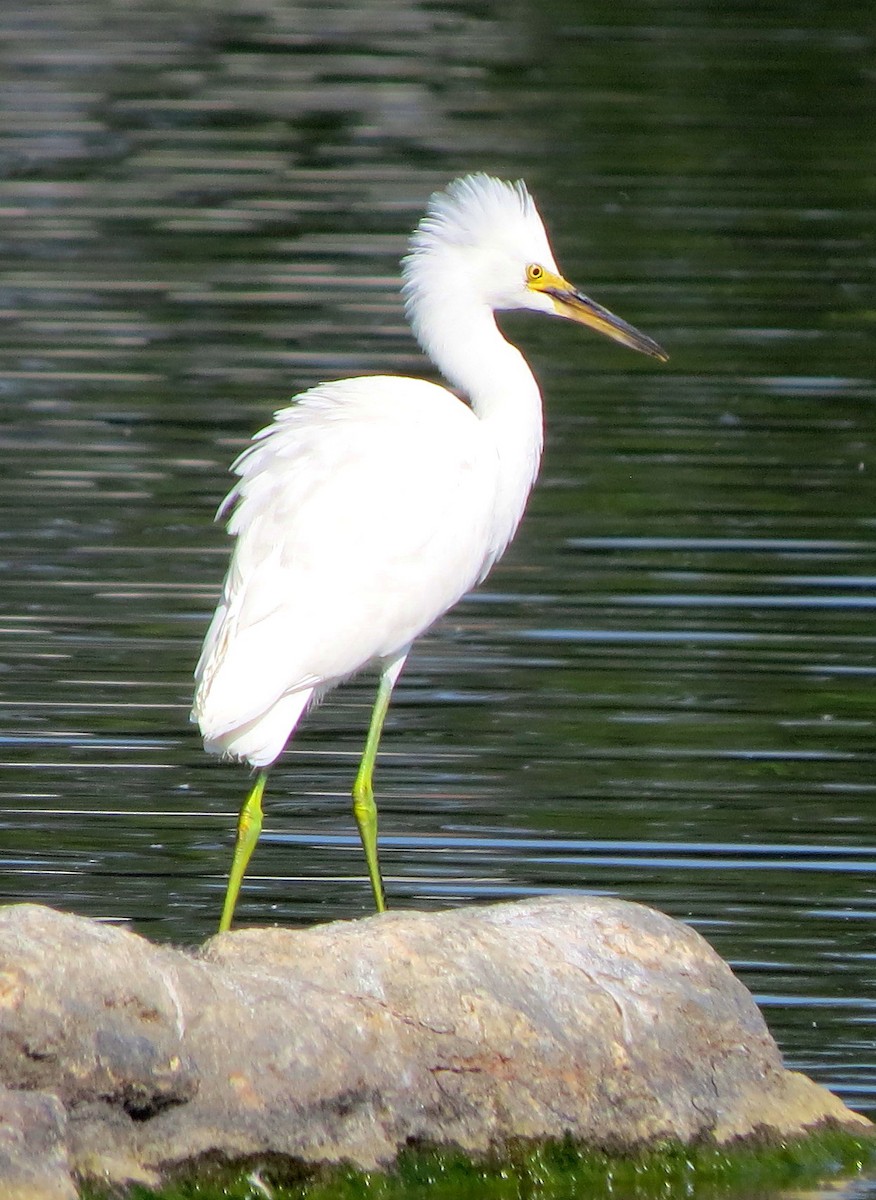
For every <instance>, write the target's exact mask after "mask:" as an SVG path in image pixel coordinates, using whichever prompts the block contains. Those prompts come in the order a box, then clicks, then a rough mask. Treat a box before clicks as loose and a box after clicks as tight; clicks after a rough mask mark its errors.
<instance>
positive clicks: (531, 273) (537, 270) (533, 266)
mask: <svg viewBox="0 0 876 1200" xmlns="http://www.w3.org/2000/svg"><path fill="white" fill-rule="evenodd" d="M540 279H544V267H542V266H539V264H538V263H530V264H529V266H528V267H527V268H526V282H527V283H538V281H539V280H540Z"/></svg>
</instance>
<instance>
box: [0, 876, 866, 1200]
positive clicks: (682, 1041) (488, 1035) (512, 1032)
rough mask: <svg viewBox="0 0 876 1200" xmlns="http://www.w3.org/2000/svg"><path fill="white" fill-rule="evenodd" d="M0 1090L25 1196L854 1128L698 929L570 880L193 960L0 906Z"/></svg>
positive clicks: (862, 1124) (65, 919)
mask: <svg viewBox="0 0 876 1200" xmlns="http://www.w3.org/2000/svg"><path fill="white" fill-rule="evenodd" d="M0 1083H2V1085H3V1088H2V1089H0V1106H2V1108H0V1116H2V1117H3V1125H2V1131H0V1185H2V1186H0V1194H2V1196H3V1197H4V1198H6V1197H15V1196H17V1195H21V1196H22V1197H23V1196H27V1197H28V1198H29V1200H36V1198H37V1197H53V1198H58V1200H62V1198H63V1200H66V1198H67V1197H73V1196H75V1194H76V1189H75V1184H74V1180H75V1179H76V1178H88V1177H97V1178H102V1179H104V1180H107V1179H108V1180H112V1181H119V1182H123V1181H133V1180H139V1181H141V1182H145V1183H150V1182H157V1181H158V1180H159V1179H160V1178H161V1173H162V1171H163V1170H165V1169H167V1168H170V1167H173V1166H176V1165H178V1164H180V1163H184V1162H186V1161H187V1160H189V1159H194V1158H196V1157H197V1156H198V1155H200V1154H203V1153H205V1152H213V1153H217V1154H219V1155H222V1156H225V1157H227V1158H229V1159H234V1158H244V1157H246V1158H250V1157H252V1156H258V1155H260V1154H268V1153H273V1154H281V1155H288V1156H290V1157H292V1158H295V1159H298V1160H301V1161H304V1162H307V1163H317V1162H318V1163H325V1162H340V1161H347V1162H352V1163H354V1164H356V1165H358V1166H361V1167H365V1168H370V1167H376V1166H383V1165H389V1164H390V1163H391V1162H392V1160H393V1159H394V1157H395V1156H396V1154H397V1152H398V1151H399V1150H400V1149H401V1148H403V1147H404V1146H406V1145H408V1144H410V1143H411V1142H427V1143H433V1144H442V1145H451V1146H456V1147H460V1148H462V1149H464V1150H466V1151H469V1152H473V1153H477V1152H481V1151H486V1150H489V1149H490V1148H493V1147H497V1146H501V1144H502V1143H503V1142H505V1141H507V1140H508V1139H510V1138H533V1139H538V1138H556V1137H562V1136H563V1135H565V1134H570V1135H571V1136H572V1137H574V1138H576V1139H578V1140H580V1142H582V1143H584V1144H586V1145H591V1146H594V1147H601V1148H608V1149H613V1150H617V1151H620V1152H623V1151H624V1150H627V1149H632V1148H634V1147H640V1146H642V1145H644V1144H647V1143H649V1142H652V1141H654V1140H655V1139H663V1138H672V1139H677V1140H680V1141H682V1142H691V1141H693V1140H696V1139H702V1138H713V1139H714V1140H716V1141H719V1142H724V1141H728V1140H730V1139H733V1138H736V1137H744V1136H746V1135H748V1134H752V1133H754V1132H758V1133H768V1134H770V1133H771V1134H773V1135H775V1136H789V1135H794V1134H798V1133H802V1132H804V1131H806V1130H807V1129H810V1128H812V1127H814V1126H817V1125H819V1124H821V1123H824V1122H825V1121H833V1122H836V1123H839V1124H841V1125H845V1126H847V1127H849V1128H854V1129H858V1130H863V1129H866V1128H868V1127H869V1122H867V1121H866V1120H865V1119H864V1118H863V1117H860V1116H858V1115H856V1114H855V1113H853V1112H851V1111H850V1110H849V1109H847V1108H846V1107H845V1106H844V1105H843V1104H842V1103H841V1101H839V1100H838V1099H837V1098H836V1097H835V1096H833V1095H831V1093H829V1092H828V1091H826V1090H825V1089H824V1088H821V1087H819V1086H818V1085H816V1084H814V1083H812V1082H811V1081H810V1080H809V1079H807V1078H805V1076H802V1075H798V1074H795V1073H793V1072H789V1071H786V1070H785V1069H784V1068H783V1066H782V1063H781V1059H780V1056H779V1052H778V1050H777V1048H776V1045H775V1043H774V1042H773V1040H772V1038H771V1037H770V1034H769V1032H768V1030H767V1028H766V1025H765V1024H764V1021H763V1018H762V1017H761V1015H760V1012H759V1011H758V1009H757V1007H756V1006H755V1004H754V1002H753V1000H752V999H751V996H750V995H749V993H748V992H747V991H746V989H745V988H744V987H743V986H742V984H741V983H739V981H738V980H737V979H736V978H735V977H734V976H733V974H732V973H731V971H730V969H729V968H728V967H727V966H726V964H725V963H724V962H722V960H721V959H720V958H719V957H718V956H717V955H716V954H715V953H714V951H713V950H711V949H710V947H709V946H708V945H707V943H706V942H704V941H703V939H702V938H701V937H700V936H699V935H698V934H697V933H695V932H694V931H693V930H692V929H690V928H689V927H687V926H685V925H681V924H679V923H677V922H675V921H673V920H671V919H670V918H668V917H665V916H663V915H661V914H660V913H657V912H654V911H653V910H650V909H647V908H642V907H640V906H638V905H634V904H628V903H625V902H623V901H618V900H609V899H603V898H585V897H563V898H551V899H544V900H536V901H532V902H524V903H518V904H502V905H497V906H495V907H489V908H466V909H456V910H452V911H445V912H439V913H412V912H394V913H390V914H387V915H385V916H381V917H372V918H368V919H365V920H359V921H351V922H339V923H336V924H332V925H325V926H320V927H317V928H313V929H307V930H290V929H270V928H265V929H249V930H242V931H240V932H235V933H230V934H223V935H221V936H219V937H216V938H213V939H212V940H211V941H209V942H208V943H207V944H206V945H205V946H204V947H203V948H202V949H201V950H200V951H198V952H196V953H188V952H184V951H182V950H177V949H172V948H169V947H165V946H156V945H153V944H151V943H150V942H147V941H145V940H144V939H143V938H140V937H137V936H136V935H135V934H132V933H129V932H127V931H125V930H123V929H119V928H116V927H112V926H106V925H101V924H99V923H97V922H95V921H91V920H85V919H83V918H79V917H74V916H68V915H64V914H61V913H58V912H55V911H53V910H51V909H46V908H40V907H36V906H30V905H21V906H12V907H9V908H6V909H2V910H0ZM28 1172H30V1173H29V1174H28ZM16 1189H17V1190H16Z"/></svg>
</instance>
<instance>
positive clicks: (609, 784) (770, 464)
mask: <svg viewBox="0 0 876 1200" xmlns="http://www.w3.org/2000/svg"><path fill="white" fill-rule="evenodd" d="M861 15H862V14H861V11H860V6H858V5H853V4H844V3H834V4H832V5H831V6H829V7H828V6H826V5H821V6H819V5H810V6H807V7H805V8H803V9H801V8H800V6H798V5H793V4H791V3H790V2H789V0H779V2H778V3H776V4H773V5H770V6H767V7H766V8H752V7H750V6H748V5H743V4H741V3H737V4H729V5H722V7H721V11H720V13H718V11H717V10H716V9H715V8H714V6H713V5H709V4H707V3H705V0H690V2H688V3H681V2H672V0H652V2H648V0H633V2H632V3H630V4H627V5H625V6H624V10H623V12H622V13H618V11H617V8H616V6H614V5H612V6H608V5H604V4H599V3H594V4H590V5H587V6H586V9H584V8H582V6H580V5H578V4H573V3H571V2H568V3H567V2H564V0H548V2H547V3H539V4H535V3H529V2H528V0H520V2H519V3H518V4H516V5H512V6H507V5H493V4H490V3H484V4H473V5H472V4H463V3H452V2H449V0H442V2H439V3H436V4H432V5H428V6H420V5H416V4H413V3H407V2H405V0H398V2H396V3H390V2H389V0H385V2H379V3H378V2H375V3H372V4H369V5H364V6H362V5H356V4H353V3H349V4H347V3H338V4H337V5H334V6H332V7H326V6H324V5H322V4H311V5H285V4H279V3H276V4H271V3H270V2H269V0H259V2H258V3H253V4H247V5H244V4H242V3H238V2H236V0H235V2H232V3H229V4H224V5H222V6H219V5H218V4H214V3H212V2H210V0H202V2H201V3H199V4H196V5H188V6H186V8H185V9H182V8H180V7H177V6H175V5H172V4H161V3H153V4H147V3H145V2H142V0H135V2H134V3H132V4H130V5H126V6H125V7H124V9H119V10H115V9H113V10H112V11H111V12H109V11H108V10H107V8H106V6H105V5H96V4H93V5H90V4H75V3H74V4H68V3H64V4H61V3H57V2H56V3H52V2H47V3H45V4H43V5H41V6H39V7H38V8H37V9H36V10H33V9H31V8H25V7H21V8H19V9H15V8H8V7H7V8H4V9H3V12H2V14H0V30H2V38H0V46H2V49H0V104H2V108H3V121H2V124H0V172H2V174H0V212H2V218H3V219H2V235H0V269H2V278H0V312H2V317H3V320H2V323H0V348H2V357H3V363H4V371H3V377H2V383H0V386H2V403H3V423H2V427H0V450H2V460H3V469H2V473H0V510H2V522H0V562H2V570H3V574H2V579H3V586H2V592H0V707H2V715H3V721H2V731H3V732H2V736H0V756H2V757H0V761H2V766H3V770H2V780H0V789H2V791H0V803H2V811H0V821H2V827H3V839H2V847H3V849H2V863H0V893H2V896H3V898H4V899H6V900H30V901H39V902H42V903H49V904H53V905H56V906H59V907H61V908H65V909H70V910H73V911H76V912H80V913H84V914H88V915H94V916H100V917H103V918H106V919H109V920H115V921H125V922H130V923H131V924H132V925H133V927H134V928H136V929H138V930H140V931H142V932H144V933H147V934H148V935H149V936H153V937H157V938H162V939H171V940H175V941H184V942H185V941H197V940H200V939H202V938H203V937H204V936H206V935H207V934H208V933H209V932H211V931H212V929H213V927H214V924H215V921H216V918H217V914H218V910H219V907H220V904H221V897H222V894H223V890H224V875H225V871H226V869H227V865H228V858H229V846H230V837H231V831H232V827H233V824H234V815H235V813H236V810H237V807H238V805H239V802H240V799H241V796H242V792H243V790H244V788H245V783H246V774H245V771H243V770H242V769H241V768H237V769H235V768H233V767H231V766H227V765H222V764H219V763H217V762H215V761H213V760H210V759H208V758H207V757H206V756H205V755H204V754H203V751H202V749H201V747H200V743H199V740H198V738H197V736H196V733H195V731H194V730H193V729H192V728H191V727H190V726H189V725H188V722H187V713H188V708H189V704H190V693H191V672H192V668H193V666H194V663H195V661H196V658H197V654H198V648H199V644H200V640H201V638H202V636H203V633H204V630H205V628H206V624H207V622H208V619H209V614H210V612H211V610H212V606H213V604H214V602H215V599H216V596H217V593H218V588H219V584H220V582H221V577H222V574H223V571H224V566H225V563H226V559H227V552H228V546H227V541H226V539H225V537H224V535H223V532H222V530H221V528H220V527H218V526H216V525H214V524H213V523H212V518H213V513H214V511H215V508H216V506H217V504H218V502H219V500H220V499H221V497H222V495H223V494H224V491H225V490H226V488H227V486H228V478H227V475H226V471H227V466H228V464H229V462H230V461H231V459H232V458H233V456H234V454H235V453H236V451H237V450H238V449H239V448H240V447H241V446H243V445H244V444H245V442H246V439H247V438H248V436H249V435H250V434H251V433H252V432H253V431H254V430H255V429H257V428H259V427H260V426H262V425H264V424H265V423H266V421H267V420H268V418H269V415H270V412H271V411H272V409H273V408H275V407H278V406H280V405H282V404H283V403H284V402H285V400H286V399H287V398H288V397H289V396H290V395H291V394H293V393H294V392H295V391H297V390H300V389H302V388H303V387H305V386H307V385H310V384H312V383H315V382H318V381H319V380H321V379H325V378H333V377H337V376H343V375H349V374H356V373H368V372H373V371H377V370H379V371H386V370H392V371H399V372H414V373H422V372H423V371H425V370H426V369H427V368H425V367H424V364H423V363H422V361H421V359H420V357H419V355H418V353H417V351H416V348H415V347H414V345H413V343H412V342H411V340H410V338H409V336H408V334H407V332H406V329H405V326H404V321H403V316H402V312H401V307H400V303H399V298H398V291H397V273H398V258H399V256H400V254H401V253H402V252H403V249H404V245H405V239H406V235H407V232H408V230H409V229H410V228H411V226H412V225H413V224H414V223H415V221H416V219H417V217H418V215H419V213H420V211H421V209H422V206H423V203H424V200H425V198H426V197H427V196H428V194H429V192H430V191H431V190H432V189H433V188H435V187H437V186H440V185H441V184H443V183H444V182H446V181H447V180H448V179H449V178H451V177H453V176H454V175H455V174H457V173H459V172H461V171H464V170H470V169H485V170H488V171H492V172H495V173H497V174H500V175H503V176H509V177H517V176H521V175H525V177H526V178H527V180H528V182H529V184H530V186H531V187H532V189H533V191H534V192H535V194H536V195H537V197H538V199H539V202H540V205H541V208H542V211H543V214H544V215H545V217H546V219H547V221H548V224H549V226H550V229H551V231H552V235H553V239H554V244H555V249H556V250H557V254H558V257H559V259H560V262H561V264H562V265H563V267H564V269H565V270H566V272H567V274H568V275H569V276H570V277H571V278H573V279H576V280H578V281H580V282H581V283H582V284H583V285H585V286H586V287H587V289H588V290H589V291H590V292H591V293H592V294H593V295H595V296H596V297H597V298H599V299H600V300H602V301H603V302H604V303H607V304H609V305H610V306H611V307H613V308H614V309H615V310H616V311H618V312H620V313H621V314H622V315H623V316H625V317H626V318H628V319H629V320H631V321H633V322H634V323H635V324H636V325H637V326H639V327H640V328H641V329H643V330H645V331H647V332H648V333H650V334H652V335H653V336H655V337H657V338H658V339H659V340H660V341H661V342H662V343H663V344H664V345H665V346H666V347H667V349H668V350H669V352H670V354H671V361H670V363H669V364H668V366H666V367H661V366H660V365H659V364H656V363H654V362H653V361H650V360H646V359H643V358H639V357H638V356H634V355H631V354H629V353H627V352H625V351H624V350H622V349H621V348H619V347H617V346H615V345H612V344H610V343H608V342H602V341H600V340H597V339H596V338H592V337H589V336H587V335H585V334H583V333H582V332H581V331H580V330H577V329H575V328H573V327H571V326H566V325H563V324H561V323H559V322H539V321H537V320H535V319H533V320H529V319H526V318H519V317H509V318H508V320H507V322H506V326H507V329H508V331H509V333H510V334H511V335H512V336H513V337H514V338H515V340H517V341H519V342H520V344H521V345H522V346H523V347H524V348H525V350H526V353H527V355H528V356H529V358H530V360H531V361H532V363H533V365H534V367H535V369H536V371H537V373H538V375H539V378H540V379H541V382H542V385H543V390H544V392H545V395H546V400H547V409H548V444H547V453H546V459H545V464H544V470H543V474H542V479H541V482H540V486H539V488H538V490H537V492H536V494H535V495H534V497H533V500H532V503H531V507H530V511H529V515H528V517H527V520H526V522H525V525H524V527H523V529H522V530H521V532H520V535H519V537H518V539H517V541H516V542H515V544H514V546H513V548H512V550H511V552H510V553H509V555H508V556H507V558H506V560H505V561H504V562H503V563H502V564H501V566H500V567H499V568H498V569H497V570H496V571H495V572H494V573H493V575H492V576H491V578H490V580H489V581H488V583H487V584H486V585H485V587H484V588H482V589H481V590H480V591H479V592H478V593H477V594H476V595H474V596H472V597H470V598H468V599H467V600H466V601H465V602H464V603H463V604H461V605H460V606H459V608H458V609H456V610H455V611H454V612H453V613H452V614H451V615H450V616H449V617H448V618H447V619H446V620H445V621H444V622H443V623H442V624H441V625H440V626H439V627H438V628H437V629H436V630H435V631H434V632H433V633H432V634H431V635H430V636H429V637H427V638H425V639H423V641H422V642H421V643H420V644H419V645H418V647H417V649H416V651H415V653H414V654H413V655H412V657H411V660H410V663H409V666H408V668H407V669H406V672H405V676H404V679H403V683H402V685H401V686H400V688H399V690H398V695H397V700H396V703H395V705H394V708H393V711H392V714H391V717H390V720H389V723H388V727H387V733H386V739H385V743H384V752H383V755H382V758H381V763H380V769H379V778H378V786H379V799H380V803H381V813H382V831H383V858H384V868H385V873H386V876H387V883H388V886H389V891H390V897H391V901H392V902H393V903H395V904H411V905H414V906H416V907H421V908H424V907H430V906H440V905H446V904H460V903H465V902H469V901H475V902H481V901H488V900H497V899H507V898H513V897H517V896H525V895H532V894H537V893H541V892H545V891H551V890H570V889H573V890H584V891H593V892H604V893H609V894H616V895H621V896H624V897H626V898H629V899H633V900H639V901H643V902H645V903H648V904H654V905H656V906H658V907H660V908H662V909H664V910H665V911H667V912H669V913H671V914H672V915H674V916H677V917H680V918H682V919H685V920H688V921H691V922H692V923H693V924H694V925H695V926H696V927H697V928H698V929H700V930H701V931H702V932H703V933H704V934H705V935H706V936H707V937H708V938H709V939H710V941H711V942H712V943H713V944H714V945H715V946H716V947H717V949H718V950H719V951H720V952H721V953H722V954H723V955H725V956H726V957H727V958H728V959H729V961H730V962H731V963H732V965H733V966H734V968H735V969H736V970H737V972H738V973H739V974H740V975H741V977H742V978H743V979H744V980H745V982H746V983H747V984H748V985H749V986H750V987H751V988H752V989H753V990H754V992H755V993H756V995H757V997H758V999H759V1000H760V1002H761V1004H762V1005H763V1006H764V1008H765V1010H766V1014H767V1017H768V1020H769V1022H770V1025H771V1027H772V1029H773V1031H774V1032H775V1034H776V1036H777V1038H778V1039H779V1042H780V1044H781V1046H782V1048H783V1051H784V1052H785V1055H786V1058H787V1061H788V1062H789V1063H790V1064H791V1065H793V1066H795V1067H799V1068H801V1069H803V1070H806V1071H808V1072H809V1073H810V1074H812V1075H813V1076H814V1077H815V1078H816V1079H818V1080H819V1081H821V1082H824V1083H826V1084H828V1085H829V1086H831V1087H832V1088H834V1089H835V1090H837V1091H839V1092H840V1093H841V1094H842V1095H843V1096H844V1098H845V1099H846V1100H847V1101H848V1102H849V1103H851V1104H853V1105H854V1106H855V1107H858V1108H860V1109H862V1110H863V1111H867V1112H869V1113H870V1115H874V1114H876V1052H874V1041H873V1036H874V1023H876V1012H874V1003H876V1002H874V999H873V986H872V984H873V972H874V950H873V923H874V916H876V891H874V875H873V872H874V866H876V852H874V840H873V817H872V812H873V793H874V789H876V778H874V771H873V759H874V737H873V735H874V704H873V674H874V672H876V631H874V625H873V608H874V605H876V589H874V580H876V530H874V516H876V503H874V500H876V494H874V482H873V480H874V468H876V461H874V452H873V440H872V411H873V400H874V386H873V362H872V349H871V346H872V319H873V317H872V315H873V296H872V286H871V285H872V237H873V232H874V218H873V204H872V201H873V179H872V169H871V168H872V90H871V89H872V74H871V73H868V72H870V71H871V68H870V65H869V59H868V54H869V52H870V50H871V42H870V40H869V35H868V33H867V31H866V29H865V28H864V26H863V22H862V20H861ZM372 688H373V680H370V679H362V680H357V681H355V682H353V683H351V684H350V685H349V686H347V687H346V688H345V689H344V690H342V691H340V692H338V693H336V694H335V696H334V697H333V698H332V699H331V701H330V703H327V704H326V705H325V706H324V707H323V708H322V709H321V710H319V711H318V712H317V713H316V714H314V716H313V717H312V718H311V720H310V721H309V722H308V724H307V726H306V727H305V728H304V729H303V730H302V731H301V734H300V736H299V737H298V738H297V739H296V743H295V749H294V750H293V751H292V752H291V753H290V754H289V755H288V756H287V757H286V759H284V761H283V763H282V765H281V766H279V767H278V768H277V770H276V771H275V772H274V774H273V776H272V781H271V785H270V792H269V800H268V813H267V824H266V831H265V834H264V836H263V839H262V843H261V845H260V848H259V851H258V855H257V858H256V859H255V860H254V863H253V870H252V873H251V875H250V877H249V879H248V882H247V886H246V890H245V894H244V897H243V900H242V903H241V907H240V910H239V916H240V918H241V920H243V921H248V922H270V921H281V922H284V923H290V924H291V923H298V922H309V921H313V920H317V919H319V920H325V919H332V918H337V917H348V916H353V915H356V914H358V913H361V912H364V911H367V910H368V907H369V898H368V890H367V884H366V882H365V879H364V873H363V867H362V863H361V856H360V851H359V847H358V843H357V841H356V838H355V836H354V834H353V825H352V819H351V815H350V811H349V801H348V790H349V787H350V783H351V780H352V776H353V773H354V770H355V764H356V761H357V756H358V754H359V752H360V750H361V743H362V738H363V736H364V729H365V726H366V723H367V715H368V707H369V705H370V702H371V694H372Z"/></svg>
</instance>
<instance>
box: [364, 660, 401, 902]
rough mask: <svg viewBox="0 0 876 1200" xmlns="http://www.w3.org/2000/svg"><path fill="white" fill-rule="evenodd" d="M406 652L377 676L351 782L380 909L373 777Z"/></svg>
mask: <svg viewBox="0 0 876 1200" xmlns="http://www.w3.org/2000/svg"><path fill="white" fill-rule="evenodd" d="M406 655H407V651H405V654H403V655H402V656H401V657H400V658H398V659H396V660H395V661H394V662H393V663H391V664H390V665H389V666H388V667H387V668H386V670H384V672H383V674H382V675H381V676H380V683H379V685H378V688H377V699H376V700H375V701H374V708H373V710H372V712H371V724H370V725H369V726H368V737H367V738H366V739H365V752H364V753H363V755H362V761H361V762H360V764H359V770H358V772H357V773H356V782H355V783H354V784H353V813H354V814H355V817H356V824H357V825H358V826H359V837H360V838H361V839H362V848H363V849H364V851H365V861H366V862H367V864H368V877H369V879H370V880H371V890H372V891H373V893H374V903H375V905H376V907H377V911H378V912H379V913H382V912H386V895H385V893H384V890H383V879H382V877H381V874H380V864H379V863H378V861H377V805H376V804H375V803H374V787H373V783H372V780H373V777H374V764H375V762H376V760H377V748H378V746H379V745H380V734H381V732H382V730H383V722H384V721H385V720H386V713H387V709H388V708H389V701H390V697H391V696H392V689H393V688H394V687H395V681H396V680H397V679H398V677H399V675H400V674H401V669H402V667H403V666H404V661H405V657H406Z"/></svg>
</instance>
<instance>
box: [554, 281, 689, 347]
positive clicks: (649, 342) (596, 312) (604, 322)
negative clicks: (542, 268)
mask: <svg viewBox="0 0 876 1200" xmlns="http://www.w3.org/2000/svg"><path fill="white" fill-rule="evenodd" d="M530 286H532V285H530ZM536 286H537V287H538V290H539V291H540V292H544V293H545V295H547V296H550V298H551V300H553V302H554V308H555V310H556V312H557V314H558V315H559V316H561V317H567V318H568V319H569V320H570V321H577V322H578V324H579V325H589V326H590V328H591V329H595V330H596V331H597V332H598V333H604V334H605V335H606V336H607V337H610V338H613V339H614V341H616V342H620V343H621V344H622V345H624V346H629V348H630V349H631V350H639V351H640V352H641V353H642V354H650V355H651V357H652V358H659V359H660V361H661V362H667V361H668V359H669V355H668V354H667V353H666V351H665V350H664V349H663V347H662V346H659V345H658V344H657V343H656V342H655V341H654V339H653V338H649V337H648V336H647V334H644V333H639V331H638V329H636V328H634V327H633V326H632V325H628V324H627V322H626V321H623V320H621V318H620V317H616V316H615V315H614V313H613V312H609V310H608V309H607V308H603V307H602V305H601V304H597V303H596V301H595V300H591V299H590V297H589V296H585V295H584V293H583V292H579V291H578V289H577V288H575V287H573V286H572V285H571V283H568V282H567V281H566V280H565V279H563V277H562V275H553V274H551V273H549V272H547V271H546V272H545V274H544V276H543V278H542V279H540V280H539V281H538V284H537V285H536Z"/></svg>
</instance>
